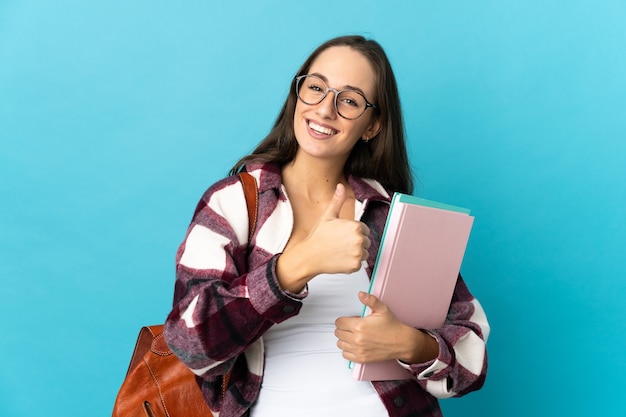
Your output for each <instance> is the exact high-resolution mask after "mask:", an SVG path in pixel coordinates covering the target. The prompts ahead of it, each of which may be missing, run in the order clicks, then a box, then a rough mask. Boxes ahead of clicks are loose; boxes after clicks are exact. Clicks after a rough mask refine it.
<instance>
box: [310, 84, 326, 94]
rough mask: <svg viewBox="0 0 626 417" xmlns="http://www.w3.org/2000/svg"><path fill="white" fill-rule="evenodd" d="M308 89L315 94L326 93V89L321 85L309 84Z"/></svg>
mask: <svg viewBox="0 0 626 417" xmlns="http://www.w3.org/2000/svg"><path fill="white" fill-rule="evenodd" d="M307 88H308V89H309V90H311V91H315V92H317V93H323V92H324V90H325V88H324V87H322V86H321V85H319V84H315V83H309V84H307Z"/></svg>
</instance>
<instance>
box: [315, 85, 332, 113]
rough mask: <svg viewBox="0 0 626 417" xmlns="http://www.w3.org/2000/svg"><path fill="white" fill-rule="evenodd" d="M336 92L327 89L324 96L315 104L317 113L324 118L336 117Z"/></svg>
mask: <svg viewBox="0 0 626 417" xmlns="http://www.w3.org/2000/svg"><path fill="white" fill-rule="evenodd" d="M336 97H337V92H336V91H334V90H330V89H329V90H328V93H327V94H326V97H324V99H323V100H322V101H321V102H320V103H319V104H318V105H317V110H316V112H317V114H319V115H320V116H322V117H324V118H328V119H334V118H336V117H337V109H336V108H335V98H336Z"/></svg>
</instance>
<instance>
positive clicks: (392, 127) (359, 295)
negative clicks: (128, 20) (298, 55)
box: [165, 36, 489, 417]
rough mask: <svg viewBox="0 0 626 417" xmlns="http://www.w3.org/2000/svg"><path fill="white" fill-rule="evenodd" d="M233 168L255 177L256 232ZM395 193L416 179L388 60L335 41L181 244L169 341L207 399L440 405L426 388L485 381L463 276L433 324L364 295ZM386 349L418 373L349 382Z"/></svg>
mask: <svg viewBox="0 0 626 417" xmlns="http://www.w3.org/2000/svg"><path fill="white" fill-rule="evenodd" d="M241 170H246V171H248V172H250V173H251V174H252V175H253V176H254V177H255V178H256V180H257V183H258V185H259V190H258V191H259V205H258V209H259V211H258V223H257V227H256V229H255V231H254V233H253V235H252V236H248V219H247V215H246V206H245V201H244V194H243V190H242V186H241V184H240V183H239V180H238V178H237V176H236V175H234V174H235V173H237V172H239V171H241ZM394 191H399V192H403V193H410V192H411V191H412V179H411V173H410V169H409V164H408V160H407V152H406V149H405V143H404V128H403V123H402V116H401V111H400V101H399V98H398V93H397V87H396V82H395V78H394V75H393V72H392V70H391V67H390V64H389V61H388V59H387V57H386V55H385V53H384V51H383V50H382V48H381V47H380V45H378V43H376V42H375V41H372V40H366V39H364V38H362V37H359V36H347V37H340V38H336V39H333V40H330V41H328V42H326V43H324V44H323V45H321V46H320V47H319V48H317V50H315V51H314V52H313V54H312V55H311V56H310V57H309V59H307V61H306V62H305V63H304V64H303V65H302V67H301V68H300V70H299V71H298V73H297V76H296V77H295V78H294V80H293V81H292V85H291V92H290V94H289V96H288V98H287V100H286V102H285V104H284V106H283V108H282V110H281V112H280V114H279V116H278V119H277V121H276V123H275V125H274V128H273V129H272V131H271V132H270V134H269V135H268V136H267V137H266V138H265V139H264V140H263V141H262V142H261V143H260V144H259V145H258V146H257V148H256V149H255V151H254V152H253V153H252V154H251V155H248V156H246V157H244V158H243V159H241V160H240V161H239V162H238V163H237V164H236V165H235V167H234V168H233V169H232V170H231V176H229V177H227V178H225V179H223V180H221V181H219V182H218V183H216V184H214V185H213V186H211V187H210V188H209V189H208V191H207V192H206V193H205V195H204V196H203V198H202V200H201V202H200V204H199V205H198V208H197V209H196V213H195V215H194V217H193V220H192V223H191V225H190V227H189V229H188V232H187V236H186V238H185V240H184V242H183V243H182V244H181V246H180V248H179V250H178V253H177V269H176V271H177V280H176V288H175V294H174V307H173V309H172V311H171V313H170V314H169V317H168V319H167V321H166V324H165V337H166V340H167V342H168V344H169V345H170V347H171V348H172V350H173V351H174V352H175V353H176V354H177V355H178V356H179V357H180V359H181V360H182V361H183V362H185V363H186V364H187V365H188V366H189V367H190V368H191V369H192V370H193V371H194V373H195V374H196V375H197V376H198V377H199V380H200V382H201V388H202V390H203V394H204V396H205V398H206V400H207V402H208V404H209V406H210V407H211V409H212V410H214V411H215V412H219V413H220V416H221V417H229V416H242V415H252V416H254V417H263V416H273V417H275V416H283V415H284V416H294V415H297V416H309V415H310V416H313V415H315V416H319V415H328V416H335V415H336V416H342V417H344V416H359V417H363V416H384V415H390V416H439V415H441V411H440V408H439V404H438V401H437V399H436V398H445V397H450V396H460V395H463V394H465V393H467V392H470V391H473V390H476V389H478V388H480V387H481V386H482V384H483V381H484V378H485V375H486V370H487V356H486V350H485V341H486V338H487V336H488V332H489V326H488V323H487V320H486V317H485V315H484V312H483V310H482V308H481V307H480V304H479V303H478V301H477V300H476V299H475V298H473V297H472V295H471V294H470V293H469V291H468V290H467V288H466V286H465V284H464V282H463V280H462V278H461V277H459V279H458V282H457V285H456V288H455V293H454V296H453V300H452V304H451V308H450V311H449V313H448V317H447V320H446V324H445V325H444V326H443V327H442V328H440V329H415V328H412V327H409V326H406V325H404V324H403V323H401V322H400V321H399V320H398V319H396V317H395V316H394V315H393V313H392V312H391V311H390V310H389V309H388V308H387V306H386V305H385V304H384V303H382V302H381V301H380V300H377V299H376V298H375V297H374V296H371V295H367V294H366V292H365V291H366V290H367V288H368V281H369V277H370V275H371V272H372V267H373V264H374V260H375V259H376V254H377V252H378V247H379V245H380V237H381V233H382V229H383V227H384V223H385V219H386V216H387V212H388V210H389V202H390V195H392V193H393V192H394ZM248 242H249V243H248ZM363 305H366V306H368V307H370V308H371V309H372V311H373V314H371V315H369V316H367V317H364V318H362V317H359V315H360V313H361V311H362V309H363ZM388 359H396V360H398V361H399V362H400V363H401V364H403V366H405V367H406V368H407V369H409V370H410V371H411V373H412V374H413V375H414V378H413V379H410V380H403V381H377V382H372V383H369V382H364V381H355V380H353V379H352V377H351V372H350V371H349V370H348V366H347V364H348V361H354V362H361V363H365V362H374V361H381V360H388ZM228 372H231V373H230V379H229V382H228V387H227V388H226V386H224V387H222V377H221V376H222V375H224V374H226V373H228Z"/></svg>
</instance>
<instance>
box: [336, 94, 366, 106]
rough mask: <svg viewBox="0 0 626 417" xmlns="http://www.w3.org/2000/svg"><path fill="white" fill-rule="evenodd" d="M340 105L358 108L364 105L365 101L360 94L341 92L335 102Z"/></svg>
mask: <svg viewBox="0 0 626 417" xmlns="http://www.w3.org/2000/svg"><path fill="white" fill-rule="evenodd" d="M337 101H338V102H339V103H341V105H345V106H349V107H355V108H359V107H361V106H363V105H365V100H364V99H363V97H361V95H360V94H358V93H355V92H350V91H348V92H346V91H344V92H342V93H341V94H340V96H339V97H338V100H337Z"/></svg>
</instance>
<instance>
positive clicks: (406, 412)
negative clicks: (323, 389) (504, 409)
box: [165, 164, 489, 417]
mask: <svg viewBox="0 0 626 417" xmlns="http://www.w3.org/2000/svg"><path fill="white" fill-rule="evenodd" d="M247 170H248V172H250V173H251V174H252V175H253V176H254V177H255V178H256V180H257V183H258V185H259V190H258V191H259V207H258V220H257V228H256V230H255V232H254V235H253V236H251V237H250V240H249V239H248V215H247V209H246V205H245V197H244V194H243V188H242V186H241V183H240V181H239V179H238V177H237V176H232V177H227V178H224V179H223V180H221V181H219V182H217V183H216V184H214V185H213V186H211V187H210V188H209V189H208V190H207V191H206V192H205V194H204V195H203V197H202V199H201V200H200V202H199V204H198V206H197V208H196V211H195V213H194V216H193V218H192V221H191V224H190V226H189V228H188V230H187V234H186V236H185V239H184V241H183V242H182V244H181V245H180V247H179V249H178V251H177V255H176V283H175V290H174V303H173V309H172V311H171V312H170V314H169V316H168V318H167V320H166V322H165V338H166V341H167V343H168V345H169V346H170V348H171V349H172V351H173V352H174V353H175V354H176V355H177V356H178V357H179V358H180V359H181V360H182V361H183V362H184V363H185V364H186V365H187V366H188V367H189V368H190V369H191V370H192V371H193V372H194V373H195V374H196V375H197V379H198V381H199V384H200V387H201V389H202V392H203V394H204V397H205V399H206V401H207V403H208V404H209V407H210V408H211V410H213V412H214V414H215V416H216V417H218V416H221V417H231V416H244V415H248V414H249V410H250V407H251V406H252V404H253V403H254V401H255V400H256V398H257V396H258V393H259V390H260V389H261V382H262V378H263V365H264V354H263V338H262V336H263V333H264V332H265V331H267V330H268V329H269V328H270V327H271V326H272V325H273V324H274V323H280V322H282V321H284V320H287V319H289V318H290V317H292V316H294V315H296V314H298V312H299V311H300V307H301V305H302V299H303V298H304V297H306V296H307V292H306V290H305V291H303V293H301V294H291V293H287V292H285V291H283V290H281V288H280V287H279V285H278V282H277V278H276V260H277V258H278V256H279V255H280V253H281V252H282V250H283V249H284V247H285V245H286V244H287V240H288V239H289V236H290V235H291V230H292V226H293V214H292V209H291V205H290V203H289V200H288V198H287V195H286V194H285V190H284V188H283V186H282V178H281V172H280V168H279V167H278V166H277V165H274V164H265V165H260V164H257V165H250V166H248V167H247ZM348 180H349V182H350V185H351V187H352V188H353V190H354V194H355V196H356V199H357V202H356V205H357V217H359V219H360V221H362V222H364V223H366V224H367V225H368V227H369V228H370V240H371V241H372V245H371V247H370V248H369V257H368V259H367V265H368V266H367V272H368V274H370V276H371V272H372V267H373V265H374V261H375V259H376V255H377V253H378V248H379V244H380V238H381V235H382V231H383V228H384V225H385V220H386V216H387V213H388V210H389V203H390V195H389V193H388V192H387V191H386V190H385V189H384V188H383V187H382V186H381V185H380V184H379V183H377V182H376V181H373V180H367V179H363V178H355V177H350V178H349V179H348ZM248 241H250V242H251V243H250V245H249V247H248ZM428 331H429V333H430V334H431V335H432V336H434V337H435V338H436V340H437V341H438V343H439V356H438V357H437V358H436V359H435V360H433V361H430V362H427V363H422V364H415V365H411V366H408V368H409V369H410V370H411V371H412V373H413V374H414V375H415V379H412V380H404V381H380V382H373V383H372V385H373V387H374V389H375V390H376V391H377V393H378V394H379V396H380V398H381V401H382V402H383V404H384V405H385V407H386V408H387V410H388V412H389V415H390V416H395V417H401V416H428V417H435V416H441V415H442V414H441V410H440V408H439V403H438V400H437V398H447V397H453V396H461V395H464V394H466V393H468V392H470V391H473V390H477V389H479V388H480V387H481V386H482V385H483V382H484V380H485V376H486V372H487V353H486V340H487V337H488V334H489V324H488V322H487V319H486V316H485V313H484V311H483V309H482V307H481V306H480V304H479V302H478V301H477V300H476V299H475V298H474V297H473V296H472V295H471V293H470V292H469V291H468V289H467V287H466V285H465V283H464V281H463V279H462V278H461V277H460V276H459V279H458V281H457V285H456V288H455V292H454V295H453V299H452V303H451V306H450V310H449V312H448V316H447V319H446V323H445V325H444V326H443V327H442V328H440V329H435V330H428ZM231 368H232V373H231V376H230V382H229V385H228V389H227V390H226V391H225V392H224V393H222V378H221V375H224V374H226V373H227V372H228V371H229V370H230V369H231ZM305 406H306V402H303V407H305Z"/></svg>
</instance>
